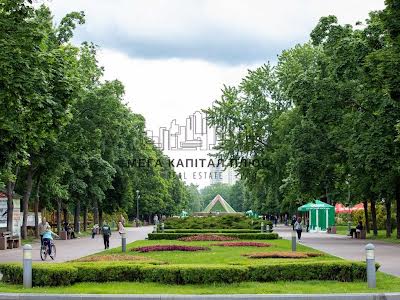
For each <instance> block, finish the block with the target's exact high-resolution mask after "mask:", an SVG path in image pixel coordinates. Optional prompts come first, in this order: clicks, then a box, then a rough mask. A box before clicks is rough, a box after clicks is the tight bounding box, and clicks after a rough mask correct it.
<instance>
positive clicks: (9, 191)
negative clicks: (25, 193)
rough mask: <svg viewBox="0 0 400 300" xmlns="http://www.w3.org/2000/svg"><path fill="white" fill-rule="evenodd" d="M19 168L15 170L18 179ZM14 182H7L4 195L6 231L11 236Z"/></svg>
mask: <svg viewBox="0 0 400 300" xmlns="http://www.w3.org/2000/svg"><path fill="white" fill-rule="evenodd" d="M18 172H19V167H17V168H16V170H15V178H17V177H18ZM15 182H16V180H15V181H11V180H9V181H8V182H7V187H6V194H7V231H11V232H12V233H13V234H14V232H13V212H14V188H15Z"/></svg>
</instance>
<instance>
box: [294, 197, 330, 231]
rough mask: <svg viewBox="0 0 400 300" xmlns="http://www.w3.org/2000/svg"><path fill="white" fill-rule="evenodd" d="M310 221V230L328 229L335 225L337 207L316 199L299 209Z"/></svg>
mask: <svg viewBox="0 0 400 300" xmlns="http://www.w3.org/2000/svg"><path fill="white" fill-rule="evenodd" d="M297 210H298V211H299V212H301V213H303V214H304V219H308V220H309V222H310V227H309V228H310V231H311V232H319V231H327V229H328V228H329V227H332V226H333V225H335V207H334V206H332V205H329V204H327V203H325V202H322V201H320V200H314V201H312V202H310V203H307V204H304V205H303V206H300V207H299V208H298V209H297Z"/></svg>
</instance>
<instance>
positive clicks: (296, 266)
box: [0, 261, 366, 286]
mask: <svg viewBox="0 0 400 300" xmlns="http://www.w3.org/2000/svg"><path fill="white" fill-rule="evenodd" d="M0 270H1V272H2V273H3V276H4V277H3V280H4V281H5V282H10V283H14V284H21V283H22V266H21V265H17V264H2V265H0ZM278 280H283V281H292V280H293V281H294V280H336V281H355V280H364V281H365V280H366V265H365V263H355V262H345V261H331V262H292V263H283V264H282V263H280V264H278V263H272V264H268V265H254V266H230V265H145V264H133V263H129V262H123V263H116V262H114V263H106V262H103V263H101V264H99V263H69V264H66V263H60V264H54V265H49V264H42V265H40V266H39V265H34V272H33V285H34V286H39V285H49V286H62V285H69V284H71V283H77V282H109V281H117V282H121V281H137V282H145V281H150V282H160V283H165V284H205V283H232V282H241V281H261V282H269V281H278Z"/></svg>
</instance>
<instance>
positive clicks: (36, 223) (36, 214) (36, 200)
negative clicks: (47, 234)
mask: <svg viewBox="0 0 400 300" xmlns="http://www.w3.org/2000/svg"><path fill="white" fill-rule="evenodd" d="M39 189H40V176H39V178H38V181H37V185H36V198H35V237H36V238H39V205H40V196H39V195H40V194H39ZM42 218H43V215H42Z"/></svg>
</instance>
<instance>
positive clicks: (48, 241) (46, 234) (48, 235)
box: [43, 225, 59, 259]
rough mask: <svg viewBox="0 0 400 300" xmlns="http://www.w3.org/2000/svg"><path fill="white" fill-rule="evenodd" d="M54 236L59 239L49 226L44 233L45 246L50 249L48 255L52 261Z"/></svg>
mask: <svg viewBox="0 0 400 300" xmlns="http://www.w3.org/2000/svg"><path fill="white" fill-rule="evenodd" d="M53 236H56V237H59V236H58V235H57V234H55V233H54V232H53V231H51V227H50V225H47V226H46V230H45V231H44V232H43V244H44V245H45V246H47V247H48V249H49V250H48V253H49V256H50V257H51V259H54V258H53V255H52V253H51V241H52V240H53Z"/></svg>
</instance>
